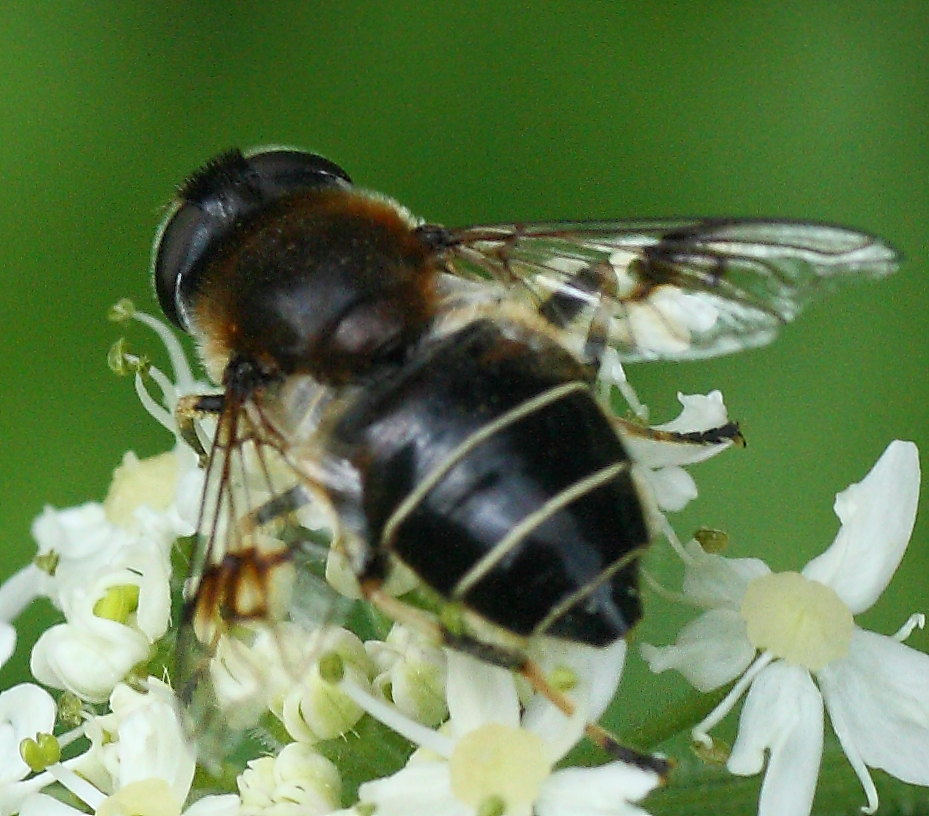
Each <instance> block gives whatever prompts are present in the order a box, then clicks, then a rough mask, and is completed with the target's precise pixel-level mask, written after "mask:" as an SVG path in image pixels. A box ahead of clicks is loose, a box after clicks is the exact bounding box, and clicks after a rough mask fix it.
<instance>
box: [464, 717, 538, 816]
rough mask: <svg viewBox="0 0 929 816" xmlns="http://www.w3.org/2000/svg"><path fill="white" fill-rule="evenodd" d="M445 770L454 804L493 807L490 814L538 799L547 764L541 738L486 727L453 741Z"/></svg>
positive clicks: (495, 726) (500, 727)
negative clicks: (447, 766) (450, 779)
mask: <svg viewBox="0 0 929 816" xmlns="http://www.w3.org/2000/svg"><path fill="white" fill-rule="evenodd" d="M449 769H450V771H451V776H452V793H453V794H454V795H455V797H456V798H458V799H459V800H460V801H462V802H464V803H465V804H468V805H471V806H472V807H475V808H481V807H483V806H484V805H485V803H499V804H497V806H496V807H495V810H496V811H497V812H499V813H506V812H507V809H509V808H514V807H518V806H519V805H523V806H528V805H531V804H532V803H533V802H534V801H535V800H536V799H537V798H538V796H539V786H540V785H541V784H542V783H543V782H544V781H545V780H546V779H547V778H548V776H549V774H550V773H551V771H552V763H551V761H550V760H549V758H548V754H547V753H546V750H545V743H544V742H543V741H542V738H541V737H539V736H537V735H536V734H533V733H532V732H531V731H526V730H525V729H522V728H512V727H510V726H506V725H500V724H499V723H488V724H487V725H482V726H481V727H480V728H476V729H475V730H474V731H469V732H468V733H467V734H465V735H464V736H463V737H462V738H461V739H460V740H458V742H457V743H456V745H455V749H454V751H452V756H451V759H450V760H449ZM501 808H503V809H502V810H501Z"/></svg>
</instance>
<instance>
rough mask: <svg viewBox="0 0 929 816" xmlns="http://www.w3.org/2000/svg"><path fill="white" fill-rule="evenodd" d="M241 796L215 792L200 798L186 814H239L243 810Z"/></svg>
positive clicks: (227, 815) (210, 815) (196, 815)
mask: <svg viewBox="0 0 929 816" xmlns="http://www.w3.org/2000/svg"><path fill="white" fill-rule="evenodd" d="M240 809H241V803H240V801H239V797H238V796H237V795H236V794H234V793H213V794H210V795H208V796H204V797H203V798H202V799H198V800H197V801H196V802H194V803H193V804H192V805H191V806H190V807H189V808H187V810H185V811H184V816H237V814H239V813H240V812H241V810H240Z"/></svg>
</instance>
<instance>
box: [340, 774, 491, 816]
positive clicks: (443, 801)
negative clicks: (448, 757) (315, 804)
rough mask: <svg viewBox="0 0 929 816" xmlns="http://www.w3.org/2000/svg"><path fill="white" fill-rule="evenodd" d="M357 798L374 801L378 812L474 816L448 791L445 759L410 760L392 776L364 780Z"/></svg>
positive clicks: (382, 815) (380, 815) (411, 815)
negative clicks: (371, 780)
mask: <svg viewBox="0 0 929 816" xmlns="http://www.w3.org/2000/svg"><path fill="white" fill-rule="evenodd" d="M358 798H359V800H360V801H361V802H363V803H369V802H370V803H371V804H373V805H375V806H376V808H377V811H376V812H377V814H378V816H436V814H440V813H441V814H442V816H474V808H472V807H470V806H468V805H466V804H464V803H463V802H459V801H458V800H457V799H456V798H455V797H454V796H453V795H452V783H451V772H450V770H449V767H448V763H447V762H414V763H412V764H410V765H407V766H406V767H405V768H404V769H403V770H401V771H397V773H395V774H393V775H392V776H388V777H385V778H384V779H376V780H374V781H373V782H365V783H364V784H363V785H362V786H361V787H360V788H359V789H358Z"/></svg>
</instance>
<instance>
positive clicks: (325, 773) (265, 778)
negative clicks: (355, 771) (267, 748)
mask: <svg viewBox="0 0 929 816" xmlns="http://www.w3.org/2000/svg"><path fill="white" fill-rule="evenodd" d="M238 785H239V794H240V796H241V798H242V809H241V811H240V813H241V814H242V816H263V815H264V814H267V816H291V815H292V816H326V814H330V813H332V811H333V810H335V809H336V808H337V807H338V805H339V799H340V796H341V790H342V779H341V776H340V775H339V770H338V768H336V766H335V765H333V764H332V763H331V762H330V761H329V760H328V759H326V758H325V757H323V756H322V755H320V754H317V753H316V752H315V751H314V750H313V749H312V748H310V747H309V746H307V745H304V744H301V743H299V742H292V743H290V745H285V746H284V748H282V749H281V752H280V753H279V754H278V755H277V756H276V757H270V756H266V757H259V758H258V759H253V760H251V761H250V762H249V763H248V767H247V768H246V770H245V771H243V772H242V774H241V775H240V776H239V779H238Z"/></svg>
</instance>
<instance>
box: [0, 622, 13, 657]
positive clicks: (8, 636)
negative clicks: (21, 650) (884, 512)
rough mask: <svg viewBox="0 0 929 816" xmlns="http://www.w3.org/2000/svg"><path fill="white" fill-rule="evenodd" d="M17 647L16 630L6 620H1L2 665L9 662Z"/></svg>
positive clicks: (0, 647) (0, 646)
mask: <svg viewBox="0 0 929 816" xmlns="http://www.w3.org/2000/svg"><path fill="white" fill-rule="evenodd" d="M15 649H16V630H15V629H14V628H13V627H12V626H10V624H8V623H7V622H6V621H0V666H2V665H3V664H4V663H6V662H7V660H9V659H10V657H11V656H12V654H13V652H14V650H15Z"/></svg>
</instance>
